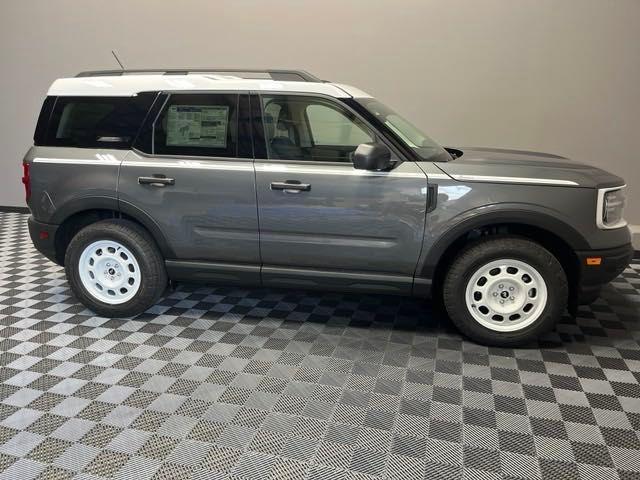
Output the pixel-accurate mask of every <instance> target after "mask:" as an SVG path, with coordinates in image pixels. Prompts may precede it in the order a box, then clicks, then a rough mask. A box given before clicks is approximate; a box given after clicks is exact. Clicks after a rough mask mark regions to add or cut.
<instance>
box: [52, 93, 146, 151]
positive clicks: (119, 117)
mask: <svg viewBox="0 0 640 480" xmlns="http://www.w3.org/2000/svg"><path fill="white" fill-rule="evenodd" d="M155 96H156V94H155V93H141V94H139V95H137V96H135V97H58V99H57V100H56V103H55V106H54V107H53V112H52V114H51V121H50V122H49V125H48V128H47V134H46V142H45V143H46V144H47V145H53V146H64V147H93V148H129V147H130V146H131V144H132V142H133V140H134V139H135V137H136V135H137V133H138V130H139V129H140V126H141V125H142V122H143V120H144V118H145V116H146V114H147V111H148V110H149V107H150V106H151V104H152V103H153V100H154V98H155Z"/></svg>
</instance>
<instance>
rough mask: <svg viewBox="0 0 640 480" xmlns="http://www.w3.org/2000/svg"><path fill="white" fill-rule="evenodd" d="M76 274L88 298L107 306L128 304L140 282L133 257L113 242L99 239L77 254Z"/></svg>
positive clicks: (137, 266)
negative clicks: (78, 258)
mask: <svg viewBox="0 0 640 480" xmlns="http://www.w3.org/2000/svg"><path fill="white" fill-rule="evenodd" d="M78 273H79V276H80V281H81V283H82V286H83V287H84V288H85V290H86V291H87V292H88V293H89V295H91V296H92V297H94V298H95V299H96V300H99V301H101V302H104V303H107V304H109V305H119V304H122V303H126V302H128V301H129V300H131V299H132V298H133V297H134V296H135V295H136V293H137V292H138V290H139V289H140V284H141V283H142V275H141V271H140V265H139V264H138V261H137V260H136V258H135V256H134V255H133V254H132V253H131V251H130V250H129V249H128V248H127V247H125V246H124V245H122V244H121V243H119V242H116V241H114V240H98V241H96V242H93V243H91V244H90V245H88V246H87V247H86V248H85V249H84V250H83V251H82V254H81V255H80V260H79V261H78Z"/></svg>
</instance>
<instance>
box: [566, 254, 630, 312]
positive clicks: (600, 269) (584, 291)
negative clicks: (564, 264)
mask: <svg viewBox="0 0 640 480" xmlns="http://www.w3.org/2000/svg"><path fill="white" fill-rule="evenodd" d="M576 254H577V256H578V261H579V265H580V266H579V272H578V274H579V277H578V278H579V282H578V291H577V294H578V296H577V300H578V303H579V304H586V303H591V302H592V301H593V300H595V299H596V298H597V297H598V295H599V293H600V290H601V288H602V287H603V286H604V285H605V284H607V283H609V282H610V281H611V280H613V279H614V278H616V277H617V276H618V275H620V273H622V272H623V271H624V269H625V268H627V267H628V266H629V263H631V260H632V259H633V246H632V245H631V244H630V243H629V244H627V245H623V246H621V247H616V248H608V249H606V250H588V251H578V252H576ZM598 258H599V259H600V263H599V264H598V263H597V260H593V261H592V264H591V265H590V264H589V262H588V261H587V259H598Z"/></svg>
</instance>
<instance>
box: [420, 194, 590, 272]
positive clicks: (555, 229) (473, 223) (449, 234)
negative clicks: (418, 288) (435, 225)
mask: <svg viewBox="0 0 640 480" xmlns="http://www.w3.org/2000/svg"><path fill="white" fill-rule="evenodd" d="M446 223H447V226H446V227H445V228H444V229H443V231H442V233H441V234H437V237H436V236H434V232H429V233H431V236H430V235H429V234H426V235H425V243H426V244H428V245H425V248H423V252H424V255H423V256H422V258H421V259H420V261H419V263H418V268H417V270H416V271H417V272H418V276H419V277H422V278H428V279H431V278H433V275H434V273H435V269H436V267H437V265H438V263H439V262H440V260H441V259H442V255H443V254H444V252H445V251H446V249H447V248H448V247H449V246H450V245H451V244H452V243H453V242H455V241H456V240H457V239H459V238H460V237H462V236H464V235H466V234H467V233H469V232H470V231H472V230H475V229H479V228H482V227H488V226H491V225H498V224H518V225H525V226H530V227H536V228H539V229H542V230H546V231H548V232H551V233H553V234H554V235H556V236H557V237H559V238H560V239H562V240H563V241H564V242H565V243H566V244H567V245H569V246H570V247H571V248H572V249H573V250H581V249H588V248H589V243H588V242H587V240H586V238H585V237H584V236H583V235H582V234H581V233H580V232H578V230H576V229H575V228H574V227H573V226H571V225H570V224H569V223H568V222H566V221H564V220H563V219H561V218H559V217H558V212H556V211H554V210H552V209H548V208H545V207H543V206H538V205H530V204H520V203H510V204H505V203H501V204H492V205H483V206H481V207H477V208H473V209H470V210H467V211H465V212H463V213H461V214H459V215H456V216H455V217H453V218H451V219H449V220H448V221H447V222H446Z"/></svg>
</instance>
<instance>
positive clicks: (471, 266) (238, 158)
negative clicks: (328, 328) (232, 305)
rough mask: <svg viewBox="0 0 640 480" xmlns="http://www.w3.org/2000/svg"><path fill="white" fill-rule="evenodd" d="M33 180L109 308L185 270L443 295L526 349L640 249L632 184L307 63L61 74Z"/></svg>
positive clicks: (119, 307) (480, 324) (457, 313)
mask: <svg viewBox="0 0 640 480" xmlns="http://www.w3.org/2000/svg"><path fill="white" fill-rule="evenodd" d="M23 182H24V184H25V188H26V196H27V203H28V205H29V208H30V210H31V217H30V218H29V230H30V233H31V237H32V239H33V242H34V244H35V246H36V248H37V249H38V250H39V251H40V252H42V253H43V254H44V255H45V256H47V257H48V258H49V259H51V260H53V261H54V262H56V263H58V264H59V265H64V267H65V269H66V275H67V278H68V281H69V284H70V286H71V289H72V291H73V292H74V294H75V295H76V296H77V297H78V299H79V300H80V301H81V302H82V303H83V304H84V305H86V306H87V307H89V308H90V309H91V310H93V311H94V312H96V313H98V314H100V315H103V316H107V317H120V316H131V315H136V314H139V313H141V312H143V311H145V310H146V309H147V308H149V307H150V306H152V305H153V304H154V302H156V301H157V300H158V299H159V297H160V296H161V295H162V293H163V292H164V291H165V289H166V287H167V284H168V281H169V280H174V281H184V280H187V281H198V282H210V283H221V284H224V285H232V284H235V285H263V286H268V287H290V288H303V289H307V288H318V289H327V290H340V291H356V292H369V293H376V292H377V293H382V294H401V295H414V296H424V297H428V296H437V297H438V298H440V299H441V300H442V302H443V304H444V307H445V308H446V311H447V312H448V315H449V316H450V318H451V319H452V321H453V322H454V323H455V325H456V326H457V327H458V329H459V330H460V331H461V332H462V333H463V334H465V335H467V336H469V337H470V338H472V339H474V340H476V341H478V342H481V343H485V344H492V345H505V346H506V345H516V344H520V343H523V342H528V341H530V340H532V339H535V338H536V337H537V336H538V335H539V334H540V333H542V332H544V331H546V330H548V329H550V328H552V326H553V325H554V323H555V322H556V321H557V320H558V319H559V318H560V317H561V315H563V313H564V312H565V311H566V310H567V308H568V309H569V310H570V311H571V310H575V308H576V306H577V305H578V304H579V303H584V302H589V301H592V300H593V299H594V298H596V297H597V296H598V292H599V290H600V288H601V286H602V285H604V284H605V283H607V282H609V281H610V280H611V279H613V278H614V277H615V276H616V275H618V274H619V273H620V272H621V271H622V270H623V269H624V268H625V267H626V266H627V265H628V263H629V261H630V259H631V257H632V254H633V250H632V247H631V243H630V233H629V230H628V228H627V227H626V222H625V221H624V219H623V213H622V212H623V206H624V182H623V180H622V179H621V178H619V177H617V176H615V175H612V174H610V173H607V172H605V171H603V170H601V169H599V168H596V167H591V166H587V165H583V164H580V163H576V162H572V161H570V160H567V159H566V158H563V157H559V156H555V155H548V154H543V153H532V152H523V151H515V150H498V149H488V148H443V147H441V146H440V145H438V144H437V143H436V142H434V141H433V140H431V139H430V138H429V137H428V136H427V135H425V134H424V133H422V132H421V131H420V130H419V129H417V128H416V127H414V126H413V125H412V124H411V123H409V122H408V121H407V120H405V119H403V118H402V117H401V116H400V115H398V114H397V113H395V112H394V111H393V110H391V109H390V108H389V107H387V106H385V105H383V104H382V103H381V102H379V101H378V100H376V99H374V98H372V97H371V96H369V95H367V94H366V93H364V92H362V91H360V90H358V89H356V88H353V87H350V86H347V85H341V84H335V83H328V82H323V81H320V80H319V79H317V78H315V77H314V76H312V75H310V74H308V73H306V72H301V71H283V70H269V71H231V70H206V69H201V70H180V71H164V70H163V71H115V72H113V71H103V72H86V73H82V74H79V75H78V76H77V77H75V78H63V79H60V80H56V81H55V82H54V83H53V85H52V86H51V88H50V90H49V92H48V95H47V97H46V99H45V101H44V105H43V107H42V111H41V113H40V116H39V119H38V123H37V127H36V131H35V135H34V146H33V147H32V148H31V149H30V150H29V152H28V153H27V154H26V156H25V158H24V177H23Z"/></svg>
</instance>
